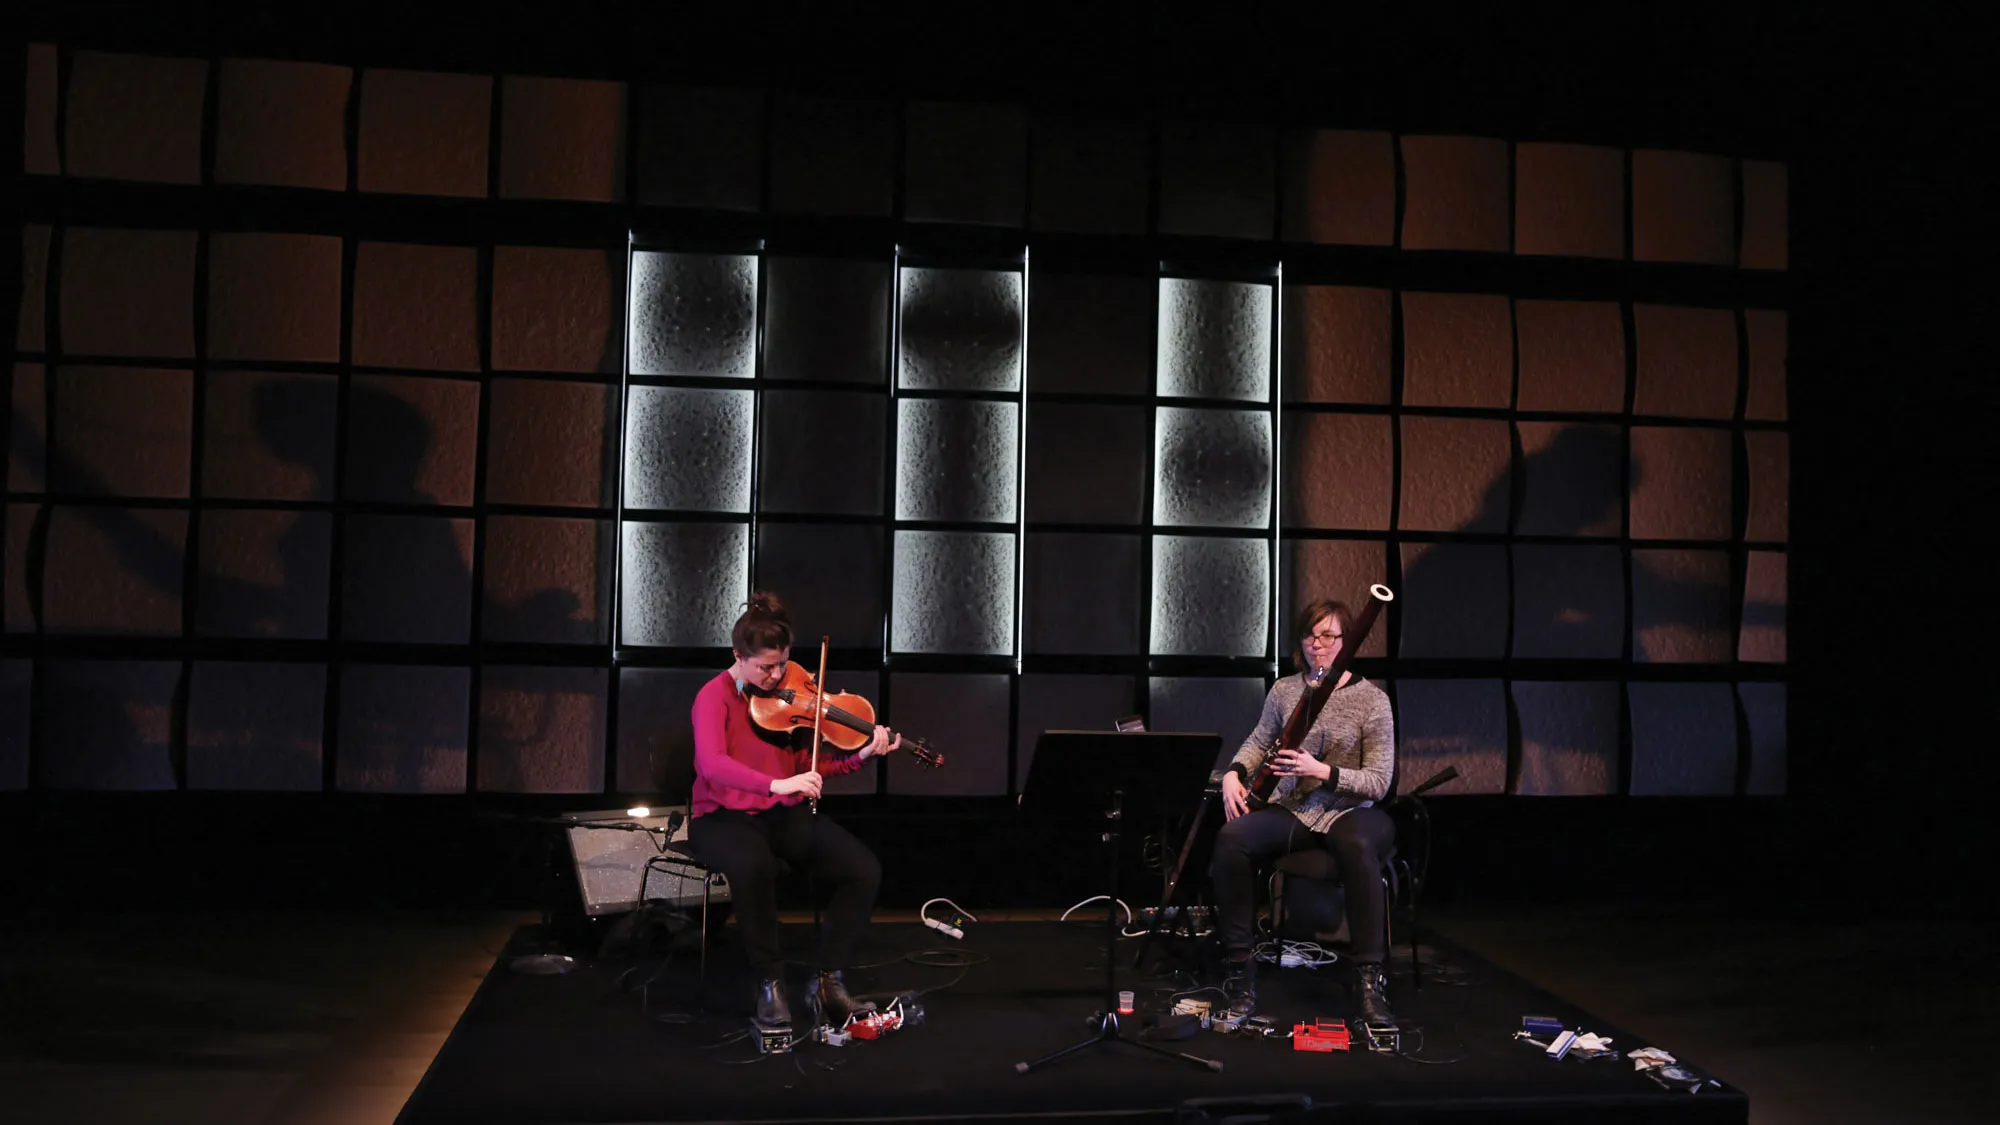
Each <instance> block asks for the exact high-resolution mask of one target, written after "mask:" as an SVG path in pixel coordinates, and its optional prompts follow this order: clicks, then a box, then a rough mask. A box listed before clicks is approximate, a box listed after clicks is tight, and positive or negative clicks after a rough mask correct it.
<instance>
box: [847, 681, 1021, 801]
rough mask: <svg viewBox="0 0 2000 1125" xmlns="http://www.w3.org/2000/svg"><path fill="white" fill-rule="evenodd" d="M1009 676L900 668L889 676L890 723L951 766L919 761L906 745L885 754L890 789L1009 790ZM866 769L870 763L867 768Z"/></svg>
mask: <svg viewBox="0 0 2000 1125" xmlns="http://www.w3.org/2000/svg"><path fill="white" fill-rule="evenodd" d="M1010 678H1011V677H1008V676H1005V675H964V674H953V673H926V672H899V673H892V674H891V675H890V677H889V697H890V700H891V703H890V706H891V708H892V709H893V710H892V711H891V712H890V713H888V714H886V715H883V716H881V718H883V719H886V720H887V721H886V723H885V724H884V725H886V726H890V727H893V728H894V729H896V730H898V731H901V732H903V733H904V734H906V735H913V736H916V737H919V738H922V739H924V740H925V741H927V742H929V743H930V744H931V745H933V746H935V747H936V748H937V749H938V751H939V752H940V753H942V754H944V756H945V762H946V763H947V764H946V765H945V766H943V767H941V768H938V769H933V768H931V767H929V766H922V765H918V764H917V763H916V762H915V761H914V760H913V759H912V758H911V757H910V756H909V755H908V754H905V753H903V752H902V751H901V750H898V751H896V752H895V753H893V754H890V755H889V756H888V757H887V758H884V759H883V763H884V765H885V766H886V767H887V769H888V773H889V792H891V793H898V794H913V795H920V796H933V797H961V796H962V797H997V796H1004V795H1005V794H1006V792H1007V788H1008V786H1007V779H1008V770H1007V713H1008V711H1009V710H1010V709H1011V708H1012V694H1013V685H1011V684H1010V683H1009V682H1008V681H1009V679H1010ZM862 768H863V769H866V768H867V767H866V766H863V767H862Z"/></svg>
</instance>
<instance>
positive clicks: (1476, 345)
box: [1403, 293, 1514, 410]
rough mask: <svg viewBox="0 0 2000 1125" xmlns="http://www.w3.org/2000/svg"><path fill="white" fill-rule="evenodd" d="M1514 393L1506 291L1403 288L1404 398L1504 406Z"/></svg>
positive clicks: (1511, 329) (1417, 402)
mask: <svg viewBox="0 0 2000 1125" xmlns="http://www.w3.org/2000/svg"><path fill="white" fill-rule="evenodd" d="M1513 398H1514V324H1513V316H1512V310H1510V309H1509V308H1508V301H1507V298H1505V297H1497V296H1491V295H1487V294H1481V293H1405V294H1403V403H1404V404H1405V405H1407V406H1473V407H1485V408H1488V409H1496V410H1504V409H1506V408H1507V407H1508V406H1509V405H1510V404H1511V403H1512V401H1513Z"/></svg>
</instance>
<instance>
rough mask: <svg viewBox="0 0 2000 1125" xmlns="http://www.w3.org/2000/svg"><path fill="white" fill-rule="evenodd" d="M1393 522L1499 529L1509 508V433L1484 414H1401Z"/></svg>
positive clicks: (1425, 527) (1439, 528)
mask: <svg viewBox="0 0 2000 1125" xmlns="http://www.w3.org/2000/svg"><path fill="white" fill-rule="evenodd" d="M1402 461H1403V473H1402V500H1401V503H1402V507H1401V509H1400V510H1399V511H1398V513H1397V516H1396V523H1397V526H1399V527H1402V528H1406V529H1411V530H1422V531H1505V530H1507V523H1508V520H1509V518H1510V513H1511V511H1512V502H1511V500H1510V498H1509V494H1510V490H1511V485H1510V483H1509V482H1510V479H1511V474H1512V472H1513V437H1512V435H1511V434H1509V433H1508V427H1507V423H1506V422H1504V421H1500V420H1498V419H1488V418H1420V417H1409V416H1405V417H1404V418H1403V447H1402Z"/></svg>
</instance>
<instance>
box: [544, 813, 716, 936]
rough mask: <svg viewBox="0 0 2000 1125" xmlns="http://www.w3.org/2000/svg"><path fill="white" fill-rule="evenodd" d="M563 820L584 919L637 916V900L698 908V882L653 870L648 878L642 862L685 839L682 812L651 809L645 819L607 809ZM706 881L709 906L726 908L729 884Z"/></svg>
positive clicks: (684, 875)
mask: <svg viewBox="0 0 2000 1125" xmlns="http://www.w3.org/2000/svg"><path fill="white" fill-rule="evenodd" d="M567 819H569V820H570V821H571V822H572V823H571V825H570V827H569V829H568V831H567V833H566V834H567V835H568V837H569V850H570V855H571V857H572V858H573V859H575V861H576V881H577V887H578V889H579V890H580V891H581V893H582V896H583V912H584V914H586V915H588V916H589V917H592V918H596V917H599V916H601V915H606V914H618V913H622V912H625V911H629V910H637V909H638V908H639V905H640V903H641V901H642V900H643V901H648V902H664V903H667V904H668V905H671V906H677V907H691V908H695V909H699V908H700V907H701V902H702V886H701V883H702V881H701V878H700V877H699V876H693V875H692V874H691V873H683V872H681V871H676V870H654V871H652V872H651V873H650V875H649V874H648V872H647V870H646V861H647V860H650V859H652V858H653V857H654V856H657V855H660V854H662V853H663V852H664V851H665V850H666V845H667V844H669V843H678V842H680V841H682V840H686V839H687V826H688V815H687V807H686V806H679V807H673V808H655V809H652V810H651V811H650V812H649V813H648V815H646V816H632V815H631V814H630V813H628V812H626V811H625V810H624V809H611V810H606V811H604V812H584V813H572V814H570V815H569V817H568V818H567ZM708 878H709V880H710V881H711V883H712V884H713V888H712V889H711V890H710V892H709V895H710V898H709V901H710V902H728V901H729V883H728V881H727V880H725V879H724V878H723V877H722V876H720V875H715V874H711V875H710V876H709V877H708ZM642 881H643V883H644V884H645V885H644V887H643V894H642V888H641V886H640V884H641V882H642Z"/></svg>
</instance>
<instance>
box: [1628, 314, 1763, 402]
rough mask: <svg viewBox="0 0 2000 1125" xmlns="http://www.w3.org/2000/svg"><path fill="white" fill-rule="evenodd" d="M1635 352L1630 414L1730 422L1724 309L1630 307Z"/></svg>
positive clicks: (1731, 365)
mask: <svg viewBox="0 0 2000 1125" xmlns="http://www.w3.org/2000/svg"><path fill="white" fill-rule="evenodd" d="M1632 333H1633V336H1634V340H1633V344H1634V346H1635V347H1636V348H1637V349H1638V353H1639V354H1638V381H1637V383H1636V384H1635V386H1634V389H1633V400H1632V411H1633V413H1635V414H1663V415H1667V416H1670V417H1679V418H1732V417H1734V416H1735V414H1736V385H1737V377H1736V315H1735V314H1734V313H1732V312H1730V311H1729V310H1728V309H1695V308H1686V307H1682V306H1679V305H1634V306H1632Z"/></svg>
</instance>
